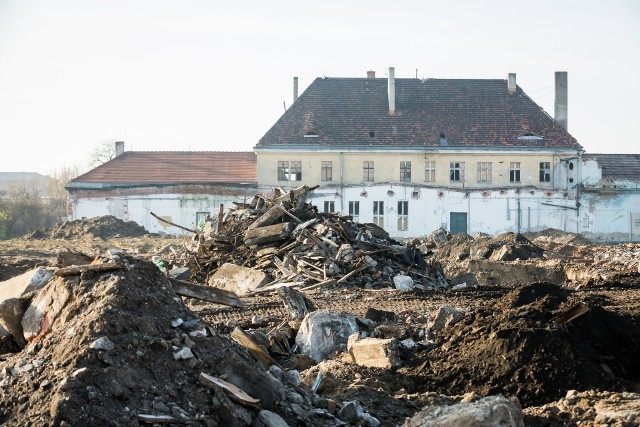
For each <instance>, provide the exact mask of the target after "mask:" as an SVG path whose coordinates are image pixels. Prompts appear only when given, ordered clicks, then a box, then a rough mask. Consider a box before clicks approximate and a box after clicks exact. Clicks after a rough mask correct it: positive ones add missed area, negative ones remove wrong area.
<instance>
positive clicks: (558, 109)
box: [553, 71, 569, 130]
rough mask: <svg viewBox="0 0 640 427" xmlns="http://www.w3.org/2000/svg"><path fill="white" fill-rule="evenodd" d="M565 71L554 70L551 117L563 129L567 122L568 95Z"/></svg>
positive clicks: (565, 127)
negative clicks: (552, 110) (554, 88)
mask: <svg viewBox="0 0 640 427" xmlns="http://www.w3.org/2000/svg"><path fill="white" fill-rule="evenodd" d="M567 80H568V77H567V72H566V71H556V100H555V103H554V107H555V111H554V114H553V117H554V118H555V119H556V121H557V122H558V123H559V124H560V126H562V127H563V128H564V129H565V130H566V129H567V126H568V124H569V118H568V117H569V95H568V89H567V86H568V85H567Z"/></svg>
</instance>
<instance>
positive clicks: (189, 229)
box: [149, 212, 195, 233]
mask: <svg viewBox="0 0 640 427" xmlns="http://www.w3.org/2000/svg"><path fill="white" fill-rule="evenodd" d="M149 213H150V214H151V216H152V217H154V218H155V219H157V220H158V221H161V222H165V223H167V224H170V225H173V226H174V227H178V228H180V229H182V230H185V231H189V232H191V233H195V230H193V229H191V228H187V227H183V226H181V225H178V224H176V223H175V222H171V221H168V220H166V219H164V218H160V217H159V216H158V215H156V214H154V213H153V212H149Z"/></svg>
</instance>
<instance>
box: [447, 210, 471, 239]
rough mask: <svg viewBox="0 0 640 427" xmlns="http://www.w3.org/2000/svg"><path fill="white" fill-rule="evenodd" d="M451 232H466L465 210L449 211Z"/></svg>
mask: <svg viewBox="0 0 640 427" xmlns="http://www.w3.org/2000/svg"><path fill="white" fill-rule="evenodd" d="M450 228H451V229H450V230H449V232H451V234H460V233H466V232H467V213H466V212H451V221H450Z"/></svg>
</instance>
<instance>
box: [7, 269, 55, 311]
mask: <svg viewBox="0 0 640 427" xmlns="http://www.w3.org/2000/svg"><path fill="white" fill-rule="evenodd" d="M52 277H53V272H51V271H49V270H47V269H44V268H42V267H38V268H35V269H33V270H29V271H27V272H26V273H23V274H21V275H19V276H16V277H12V278H11V279H9V280H5V281H4V282H0V303H1V302H2V301H5V300H7V299H11V298H19V297H21V296H23V295H26V294H28V293H29V292H33V291H37V290H38V289H41V288H43V287H44V285H46V284H47V283H48V282H49V280H50V279H51V278H52Z"/></svg>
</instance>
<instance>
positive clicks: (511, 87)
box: [507, 73, 516, 93]
mask: <svg viewBox="0 0 640 427" xmlns="http://www.w3.org/2000/svg"><path fill="white" fill-rule="evenodd" d="M507 91H509V93H516V73H509V80H507Z"/></svg>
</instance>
